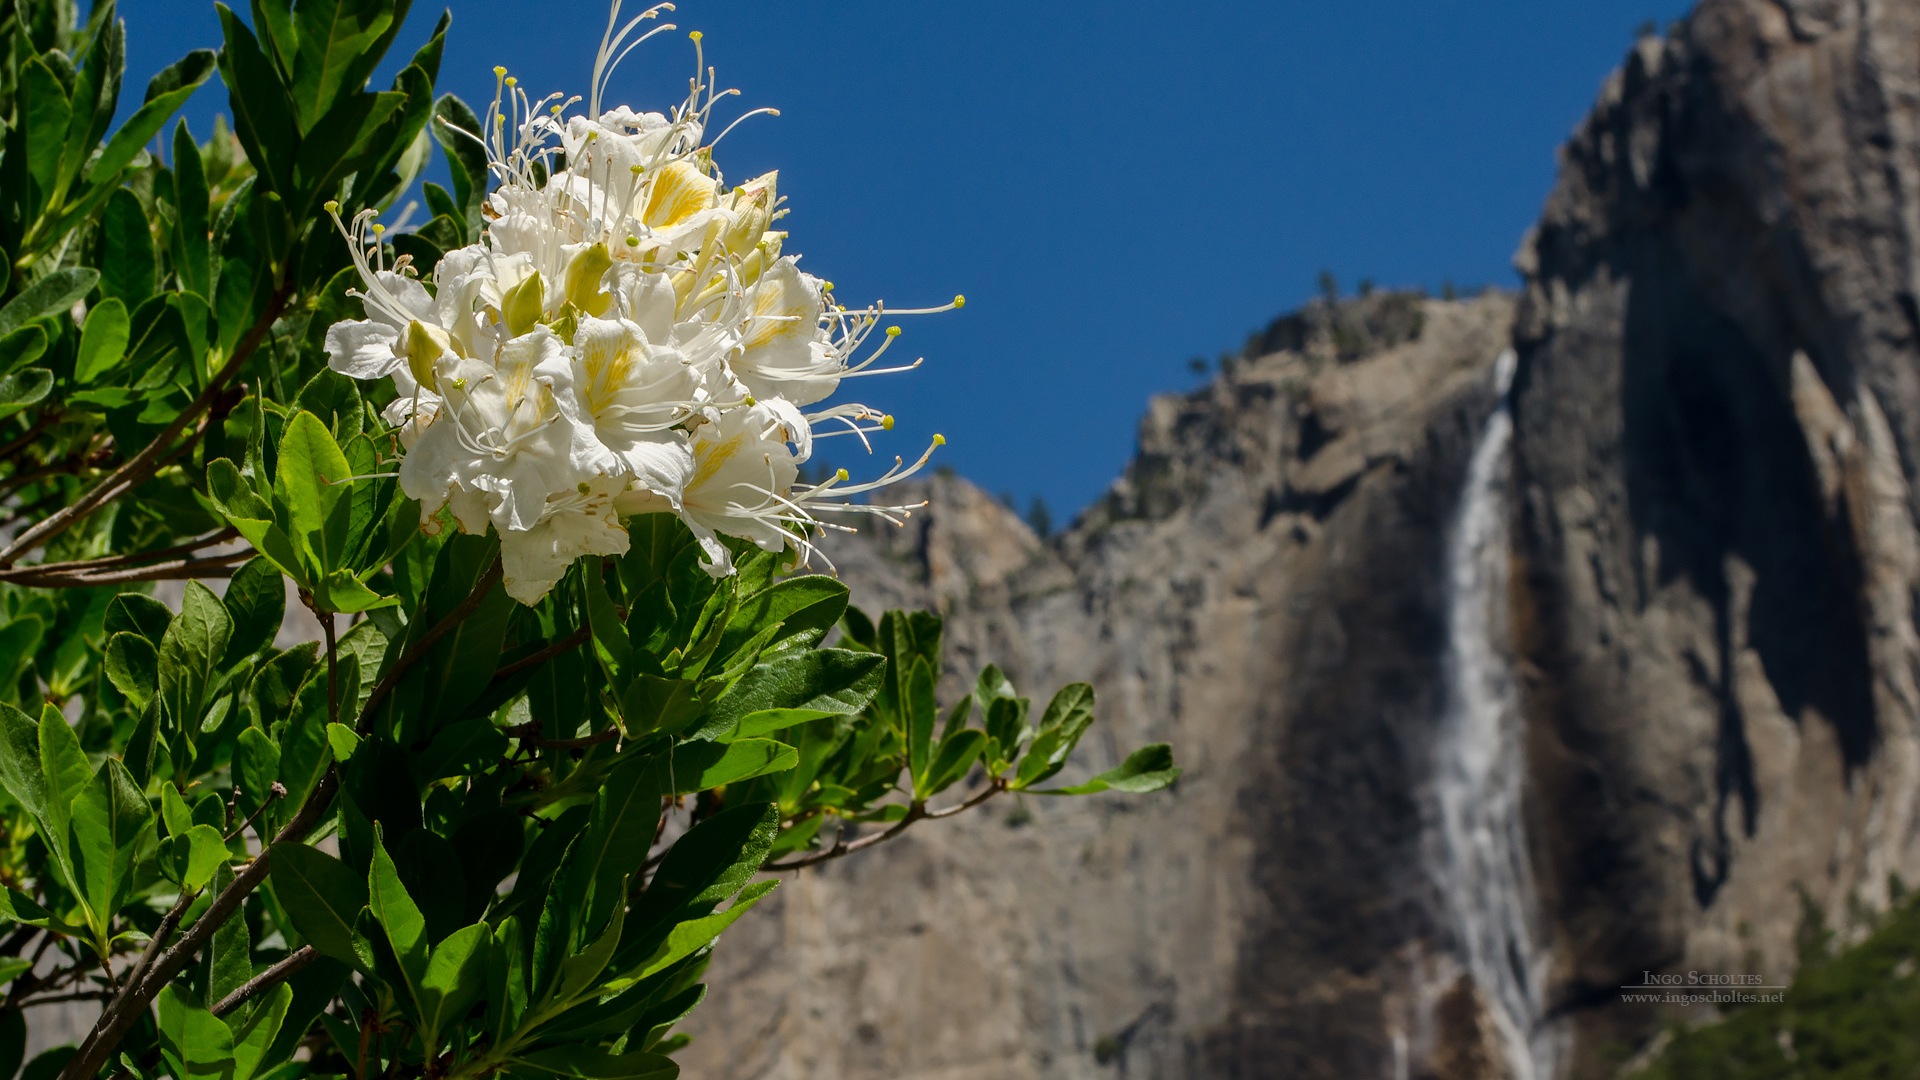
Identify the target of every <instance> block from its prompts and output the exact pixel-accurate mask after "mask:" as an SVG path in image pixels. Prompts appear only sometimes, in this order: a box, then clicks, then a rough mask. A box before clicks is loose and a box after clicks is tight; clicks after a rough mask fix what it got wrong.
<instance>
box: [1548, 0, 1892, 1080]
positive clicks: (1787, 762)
mask: <svg viewBox="0 0 1920 1080" xmlns="http://www.w3.org/2000/svg"><path fill="white" fill-rule="evenodd" d="M1521 263H1522V268H1523V269H1524V271H1525V272H1526V275H1527V288H1526V293H1525V297H1524V300H1523V303H1522V305H1521V309H1520V315H1519V320H1518V328H1517V333H1516V336H1517V342H1518V345H1519V351H1520V358H1521V364H1520V374H1519V382H1518V385H1517V388H1516V393H1515V401H1514V409H1515V415H1516V418H1517V425H1518V427H1517V433H1516V438H1515V453H1516V469H1517V480H1516V482H1517V485H1518V488H1517V494H1518V503H1519V506H1520V508H1521V516H1520V521H1519V526H1518V530H1517V536H1516V556H1517V559H1518V560H1519V565H1520V566H1521V568H1522V569H1523V572H1522V573H1520V574H1517V575H1515V579H1516V581H1517V583H1518V585H1517V588H1516V592H1515V600H1516V610H1517V612H1518V613H1519V614H1520V616H1521V617H1520V618H1519V619H1518V623H1519V625H1521V626H1522V627H1524V652H1525V656H1526V660H1527V664H1528V667H1527V674H1528V676H1529V677H1528V678H1527V680H1526V691H1527V701H1528V715H1529V718H1530V724H1529V731H1530V754H1531V760H1532V766H1531V771H1532V774H1533V778H1534V781H1535V782H1534V784H1533V790H1534V792H1535V793H1536V796H1535V799H1534V805H1532V806H1531V808H1530V809H1531V817H1532V819H1533V820H1534V821H1536V822H1539V823H1542V825H1543V826H1544V827H1543V828H1540V829H1537V830H1536V836H1537V837H1538V838H1539V841H1540V842H1539V851H1538V852H1537V854H1536V860H1535V861H1536V865H1538V866H1539V867H1541V869H1542V874H1541V877H1542V880H1543V883H1544V887H1545V889H1546V891H1547V894H1548V895H1547V902H1548V906H1549V908H1550V909H1551V910H1552V912H1553V914H1554V916H1555V918H1556V920H1557V922H1558V924H1559V927H1560V930H1561V937H1560V944H1559V948H1558V950H1557V954H1556V955H1557V960H1558V965H1557V977H1556V979H1555V988H1554V995H1555V999H1556V1001H1557V1002H1558V1004H1559V1007H1560V1008H1561V1010H1562V1011H1563V1012H1564V1013H1565V1014H1566V1015H1568V1016H1569V1017H1571V1018H1572V1019H1573V1021H1574V1023H1575V1026H1576V1032H1577V1038H1578V1041H1579V1043H1580V1044H1581V1045H1582V1046H1584V1047H1586V1048H1587V1049H1588V1051H1589V1052H1588V1053H1585V1054H1582V1055H1581V1057H1582V1062H1583V1064H1582V1067H1581V1070H1580V1074H1581V1075H1596V1076H1597V1075H1604V1073H1605V1070H1604V1068H1603V1066H1602V1064H1601V1058H1602V1057H1603V1055H1601V1054H1600V1053H1599V1052H1598V1050H1599V1048H1602V1047H1607V1046H1615V1047H1631V1046H1632V1045H1634V1044H1635V1043H1637V1042H1639V1041H1640V1040H1642V1039H1643V1038H1644V1037H1645V1036H1646V1035H1647V1034H1648V1033H1649V1031H1650V1030H1651V1029H1652V1027H1653V1026H1654V1025H1656V1024H1657V1023H1658V1022H1659V1020H1660V1018H1659V1017H1657V1016H1656V1015H1654V1014H1652V1013H1649V1012H1645V1011H1633V1010H1627V1009H1622V1008H1618V1007H1616V1004H1617V992H1616V989H1615V988H1616V987H1617V986H1618V985H1620V984H1621V983H1623V982H1628V981H1638V980H1639V978H1640V977H1641V973H1642V972H1643V971H1645V970H1653V971H1661V970H1667V971H1676V970H1677V971H1683V972H1684V971H1686V970H1689V969H1698V970H1702V971H1715V972H1726V973H1753V974H1759V975H1763V976H1766V977H1767V981H1768V982H1779V981H1782V980H1783V978H1784V977H1785V976H1786V975H1788V974H1790V972H1791V968H1792V964H1793V958H1794V947H1793V935H1794V930H1795V927H1796V924H1797V923H1798V922H1799V919H1800V917H1801V910H1802V902H1801V898H1802V897H1804V898H1805V899H1806V900H1807V901H1810V902H1811V903H1813V904H1815V905H1817V906H1818V907H1819V908H1821V909H1823V910H1824V911H1825V912H1826V914H1827V917H1828V918H1829V920H1830V921H1835V922H1839V923H1842V924H1843V925H1844V924H1845V923H1846V922H1847V920H1848V913H1849V912H1853V911H1859V910H1871V909H1873V908H1877V907H1879V906H1881V905H1883V904H1884V903H1885V901H1886V898H1887V895H1888V891H1889V889H1890V888H1898V884H1897V879H1899V878H1902V877H1903V878H1904V879H1905V880H1907V881H1913V880H1915V874H1916V871H1920V845H1916V838H1915V832H1914V827H1915V813H1914V811H1915V806H1914V797H1915V792H1916V782H1920V742H1917V741H1916V721H1917V720H1920V693H1917V692H1916V658H1920V651H1917V649H1916V637H1915V631H1914V602H1915V597H1916V592H1915V588H1916V585H1920V542H1917V540H1916V531H1915V521H1916V517H1917V516H1920V502H1916V498H1915V495H1914V492H1913V489H1912V478H1913V477H1914V475H1915V471H1916V467H1920V340H1917V335H1920V307H1916V296H1917V295H1920V6H1916V5H1914V4H1911V3H1889V2H1880V0H1860V2H1854V3H1841V2H1837V0H1703V2H1702V3H1701V4H1700V6H1699V9H1698V10H1697V11H1696V12H1695V14H1694V15H1693V16H1692V17H1691V18H1690V19H1689V20H1688V21H1687V22H1686V23H1685V24H1684V25H1683V26H1682V28H1681V29H1680V31H1679V32H1678V33H1677V34H1675V35H1674V36H1673V37H1672V38H1671V39H1668V40H1658V39H1652V38H1649V39H1646V40H1643V41H1642V42H1640V44H1639V46H1638V47H1637V48H1636V49H1635V51H1634V53H1633V54H1632V55H1631V56H1630V57H1629V58H1628V61H1627V63H1626V66H1625V67H1624V68H1623V69H1622V70H1621V71H1620V72H1619V73H1618V74H1617V75H1616V76H1615V77H1614V78H1613V79H1612V80H1611V81H1610V82H1609V83H1608V84H1607V87H1606V89H1605V92H1604V94H1603V96H1602V99H1601V101H1600V103H1599V105H1598V107H1597V108H1596V110H1595V112H1594V113H1593V115H1592V117H1591V119H1589V120H1588V121H1587V123H1586V124H1585V125H1584V126H1583V127H1582V128H1581V129H1580V130H1579V132H1578V133H1577V134H1576V136H1575V138H1574V139H1573V141H1572V142H1571V144H1570V145H1569V146H1568V147H1567V148H1566V150H1565V151H1564V153H1563V169H1562V176H1561V180H1560V183H1559V186H1558V188H1557V189H1556V190H1555V192H1554V194H1553V196H1552V198H1551V200H1550V202H1549V204H1548V207H1547V210H1546V214H1545V217H1544V219H1543V220H1542V222H1541V224H1540V225H1539V227H1538V229H1537V230H1536V232H1535V234H1534V235H1533V236H1532V237H1531V238H1530V240H1529V242H1528V243H1527V244H1526V246H1525V247H1524V248H1523V250H1522V253H1521Z"/></svg>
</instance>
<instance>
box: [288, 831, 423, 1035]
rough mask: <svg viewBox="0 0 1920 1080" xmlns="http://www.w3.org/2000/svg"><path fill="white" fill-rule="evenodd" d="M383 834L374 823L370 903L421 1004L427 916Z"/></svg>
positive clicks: (417, 1002) (415, 999) (368, 894)
mask: <svg viewBox="0 0 1920 1080" xmlns="http://www.w3.org/2000/svg"><path fill="white" fill-rule="evenodd" d="M380 834H381V830H380V827H379V826H378V825H376V826H374V839H373V863H372V866H371V867H370V868H369V869H368V871H367V907H368V909H369V910H371V911H372V912H373V917H374V920H375V921H376V922H378V923H379V924H380V929H382V930H383V931H385V932H386V936H387V944H388V945H390V946H392V947H393V954H394V956H395V957H397V958H398V959H399V961H400V971H401V973H402V974H403V975H404V976H405V977H406V980H407V987H408V990H409V991H410V992H411V993H412V994H413V999H414V1002H415V1004H416V1005H418V1004H419V1003H420V993H419V986H420V980H421V978H422V977H423V976H424V975H425V974H426V971H427V920H426V917H425V916H423V915H422V914H421V913H420V908H419V907H418V906H416V905H415V904H414V902H413V897H411V896H409V895H408V894H407V889H406V886H404V885H402V884H401V883H400V870H399V868H398V867H396V866H394V864H393V859H392V858H391V857H390V856H388V855H387V849H386V845H385V843H384V842H383V841H382V840H381V835H380ZM314 948H316V949H317V948H319V946H318V945H316V946H314Z"/></svg>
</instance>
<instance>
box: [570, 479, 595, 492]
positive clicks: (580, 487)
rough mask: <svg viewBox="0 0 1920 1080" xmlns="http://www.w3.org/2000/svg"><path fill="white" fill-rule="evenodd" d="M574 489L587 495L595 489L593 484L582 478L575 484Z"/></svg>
mask: <svg viewBox="0 0 1920 1080" xmlns="http://www.w3.org/2000/svg"><path fill="white" fill-rule="evenodd" d="M574 489H575V490H576V491H578V492H580V494H582V495H585V494H587V493H589V492H591V491H592V490H593V485H592V484H589V483H587V482H586V481H585V480H582V481H580V482H579V483H578V484H575V485H574Z"/></svg>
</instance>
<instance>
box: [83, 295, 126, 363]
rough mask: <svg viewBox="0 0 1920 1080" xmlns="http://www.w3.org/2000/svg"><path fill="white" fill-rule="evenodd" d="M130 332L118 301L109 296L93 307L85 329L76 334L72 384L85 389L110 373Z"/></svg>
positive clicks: (123, 306)
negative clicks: (78, 351)
mask: <svg viewBox="0 0 1920 1080" xmlns="http://www.w3.org/2000/svg"><path fill="white" fill-rule="evenodd" d="M131 330H132V322H131V321H130V320H129V319H128V317H127V305H126V303H125V302H124V301H122V300H121V299H120V298H119V297H114V296H110V297H108V298H107V299H105V300H102V301H100V303H98V304H96V305H95V306H94V308H93V310H92V311H90V312H88V313H87V323H86V326H85V328H84V329H82V331H81V333H80V353H79V355H78V356H77V357H75V359H74V362H73V380H74V381H75V382H77V383H80V384H82V385H85V384H87V383H90V382H93V381H94V380H95V379H98V378H99V377H100V376H102V375H105V374H106V373H107V372H109V371H112V370H113V369H114V366H115V365H117V364H119V363H120V361H121V359H122V358H123V357H125V356H126V355H127V340H128V334H129V333H130V332H131Z"/></svg>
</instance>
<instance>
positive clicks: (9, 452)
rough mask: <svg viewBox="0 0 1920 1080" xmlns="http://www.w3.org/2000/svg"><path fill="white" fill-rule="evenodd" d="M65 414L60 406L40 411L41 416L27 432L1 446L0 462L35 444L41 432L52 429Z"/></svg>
mask: <svg viewBox="0 0 1920 1080" xmlns="http://www.w3.org/2000/svg"><path fill="white" fill-rule="evenodd" d="M63 412H65V410H63V409H61V408H60V407H59V406H58V405H54V406H50V407H48V408H45V409H42V410H40V415H39V416H38V417H36V418H35V419H34V421H33V424H32V425H31V426H29V427H28V428H27V430H26V431H24V432H22V433H21V434H20V435H19V437H17V438H14V439H11V440H9V441H8V442H7V443H6V444H5V445H0V461H5V460H7V459H8V458H10V457H12V456H13V455H15V454H17V453H19V452H20V451H22V450H24V449H26V448H27V447H28V446H29V445H31V444H32V443H33V440H35V439H37V438H39V437H40V433H41V432H43V431H45V430H47V429H48V428H50V427H52V426H53V423H54V421H56V420H58V419H60V416H61V414H62V413H63Z"/></svg>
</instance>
